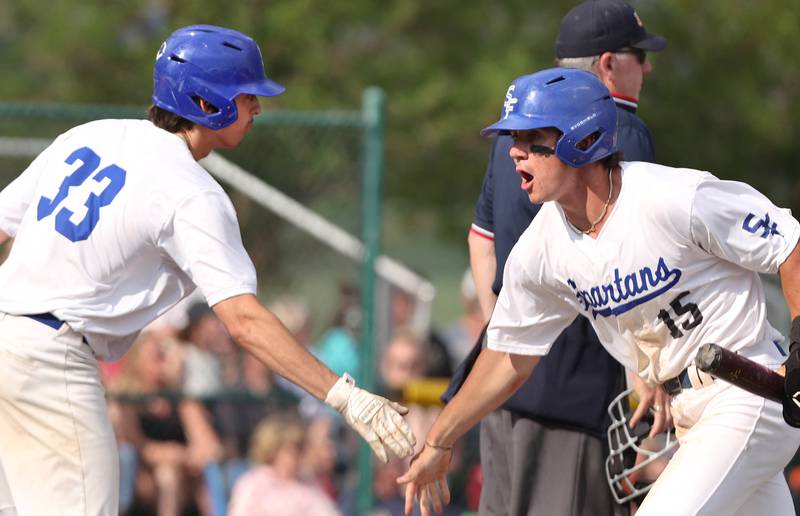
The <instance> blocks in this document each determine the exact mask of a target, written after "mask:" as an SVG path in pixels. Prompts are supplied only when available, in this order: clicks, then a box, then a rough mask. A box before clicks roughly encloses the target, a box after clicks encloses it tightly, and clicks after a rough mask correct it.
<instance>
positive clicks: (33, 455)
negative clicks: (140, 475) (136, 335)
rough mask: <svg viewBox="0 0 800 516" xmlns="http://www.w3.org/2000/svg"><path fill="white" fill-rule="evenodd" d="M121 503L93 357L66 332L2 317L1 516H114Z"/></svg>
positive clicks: (109, 430) (111, 435)
mask: <svg viewBox="0 0 800 516" xmlns="http://www.w3.org/2000/svg"><path fill="white" fill-rule="evenodd" d="M118 497H119V459H118V454H117V443H116V440H115V438H114V432H113V429H112V427H111V422H110V420H109V417H108V413H107V409H106V400H105V390H104V388H103V386H102V385H101V383H100V377H99V372H98V369H97V362H96V361H95V358H94V356H93V354H92V351H91V349H90V348H89V346H88V345H87V344H86V343H85V342H83V339H82V337H81V336H80V335H79V334H77V333H75V332H73V331H72V330H71V329H70V328H69V327H68V326H67V325H66V324H63V325H62V326H61V328H60V329H59V330H54V329H52V328H50V327H48V326H46V325H44V324H42V323H40V322H37V321H35V320H33V319H30V318H28V317H18V316H12V315H8V314H4V313H0V516H7V515H14V514H16V515H19V516H28V515H35V516H38V515H44V514H59V515H80V516H95V515H103V516H106V515H108V516H112V515H115V514H117V511H118V501H117V500H118Z"/></svg>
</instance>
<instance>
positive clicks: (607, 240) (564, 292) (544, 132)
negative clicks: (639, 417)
mask: <svg viewBox="0 0 800 516" xmlns="http://www.w3.org/2000/svg"><path fill="white" fill-rule="evenodd" d="M615 128H616V113H615V107H614V101H613V100H612V98H611V96H610V94H609V91H608V90H607V89H606V88H605V87H604V86H603V85H602V83H601V82H600V81H599V80H598V79H597V78H596V77H595V76H594V75H592V74H590V73H587V72H584V71H580V70H570V69H564V68H559V69H550V70H544V71H541V72H538V73H535V74H533V75H527V76H523V77H520V78H518V79H517V80H515V81H514V82H513V83H512V85H511V86H510V87H509V89H508V91H507V93H506V96H505V99H504V102H503V107H502V110H501V118H500V120H499V121H498V122H497V123H495V124H494V125H492V126H490V127H488V128H486V129H485V130H484V131H483V133H482V134H484V135H489V136H491V135H496V134H498V133H501V134H502V133H510V135H511V137H512V138H513V140H514V144H513V146H512V148H511V151H510V155H511V157H512V159H513V160H514V162H515V164H516V170H517V173H518V174H519V176H520V186H521V188H523V189H524V190H525V191H526V192H527V193H528V196H529V198H530V199H531V201H532V202H539V203H544V206H543V207H542V209H541V211H540V212H539V215H538V216H537V217H536V218H535V219H534V221H533V223H532V224H531V225H530V227H529V228H528V229H527V230H526V231H525V233H524V234H523V235H522V237H521V238H520V240H519V241H518V243H517V244H516V246H515V247H514V249H513V250H512V252H511V255H510V257H509V259H508V262H507V265H506V268H505V272H504V281H503V289H502V290H501V292H500V295H499V299H498V301H497V305H496V307H495V310H494V313H493V315H492V319H491V322H490V324H489V330H488V337H487V339H488V349H486V350H484V352H482V353H481V355H480V357H479V358H478V360H477V362H476V364H475V367H474V369H473V371H472V373H471V374H470V376H469V377H468V378H467V380H466V382H465V384H464V386H463V387H462V389H461V391H459V393H458V394H457V395H456V396H455V398H453V400H452V401H451V402H450V403H449V404H448V405H447V406H446V407H445V409H444V410H443V412H442V413H441V415H440V416H439V418H438V419H437V421H436V422H435V423H434V424H433V426H432V427H431V429H430V431H429V432H428V435H427V437H426V440H425V446H424V447H423V449H422V451H421V452H420V454H419V455H418V456H417V457H416V458H415V459H414V460H413V462H412V463H411V466H410V469H409V471H408V472H407V473H406V475H404V476H403V477H401V478H400V479H399V481H400V482H401V483H407V484H408V485H407V488H406V509H407V511H410V509H411V504H412V503H413V499H414V496H415V495H416V496H418V497H419V498H420V503H421V505H423V506H426V507H423V514H427V513H428V508H427V505H429V504H431V505H433V507H434V509H438V508H440V507H441V504H442V502H443V501H444V502H446V501H447V499H448V498H449V495H448V491H447V487H446V480H445V474H446V469H447V465H448V462H449V460H450V449H451V447H452V445H453V442H454V441H455V440H456V439H457V438H458V437H459V436H460V435H462V434H463V433H464V432H465V431H466V430H467V429H468V428H469V427H471V426H472V425H473V424H475V423H476V422H477V421H478V420H479V419H480V418H481V417H483V416H484V415H485V414H487V413H488V412H489V411H491V410H492V409H493V408H495V407H496V406H497V405H499V404H500V403H501V402H502V401H503V400H504V399H505V398H506V397H507V396H508V395H509V393H510V392H513V390H514V388H515V387H516V386H518V385H519V383H520V382H522V381H524V379H525V378H526V377H527V376H528V375H529V374H531V372H532V371H534V368H535V366H536V364H537V363H538V361H539V357H540V356H542V355H545V354H546V353H547V352H548V350H549V347H550V345H551V344H552V342H553V340H554V339H555V338H556V337H557V336H558V334H559V333H560V332H561V331H563V329H564V328H565V327H566V326H567V325H568V324H569V323H570V322H571V321H572V319H573V318H574V317H575V316H576V315H578V314H582V315H584V316H586V317H587V318H588V319H589V320H590V321H591V322H592V325H593V327H594V328H595V330H596V331H597V334H598V336H599V337H600V340H601V341H602V343H603V345H604V346H605V347H606V348H607V349H608V351H609V352H610V353H611V355H613V356H614V357H615V358H616V359H617V360H619V361H620V362H621V363H623V364H624V365H625V366H626V367H627V368H628V369H630V370H633V371H636V372H638V374H639V376H640V377H641V378H642V379H643V380H645V381H647V382H649V383H651V384H660V385H661V387H662V389H660V390H664V391H666V392H667V393H668V394H670V395H671V400H670V402H669V404H668V405H667V406H666V407H664V408H662V409H661V412H662V413H663V412H664V411H665V409H666V410H670V411H671V413H672V416H673V418H674V421H675V425H676V428H677V434H678V437H679V440H680V444H681V445H680V448H679V449H678V451H677V453H676V454H675V456H674V457H673V459H672V461H671V462H670V463H669V465H668V466H667V467H666V469H665V470H664V472H663V473H662V474H661V476H660V477H659V479H658V480H657V481H656V483H655V484H654V486H653V488H652V490H651V491H650V493H649V494H648V495H647V497H646V498H645V500H644V503H643V505H642V506H641V508H640V512H639V514H640V515H647V516H652V515H654V514H665V515H666V514H669V515H674V514H682V515H683V514H713V515H718V514H726V515H734V514H735V515H745V514H770V515H788V514H794V508H793V505H792V500H791V497H790V494H789V490H788V488H787V485H786V482H785V480H784V478H783V473H782V469H783V467H784V466H785V465H786V463H787V462H788V461H789V460H790V459H791V457H792V456H793V455H794V453H795V451H796V450H797V448H798V444H800V432H799V431H798V430H796V429H795V428H792V427H790V426H789V425H787V424H786V423H785V422H784V420H783V417H782V414H781V405H780V404H777V403H774V402H772V401H766V400H765V399H764V398H760V397H758V396H755V395H753V394H750V393H749V392H746V391H744V390H742V389H739V388H737V387H734V386H732V385H730V384H728V383H726V382H723V381H720V380H716V381H715V380H713V379H712V378H711V377H708V376H703V375H700V374H698V370H697V369H696V368H695V367H693V365H692V361H693V358H694V355H695V352H696V350H697V349H698V347H699V346H701V345H702V344H704V343H707V342H713V343H717V344H719V345H721V346H723V347H725V348H728V349H731V350H733V351H736V352H738V353H740V354H742V355H743V356H746V357H748V358H751V359H753V360H755V361H757V362H759V363H762V364H765V365H767V366H768V367H771V368H773V369H777V368H778V367H779V366H780V364H781V362H782V361H783V360H784V359H785V351H784V349H783V347H782V346H781V345H780V342H781V341H782V337H781V335H780V334H778V332H777V331H775V330H774V329H773V328H772V327H771V326H770V325H769V323H768V322H767V320H766V316H765V315H766V314H765V301H764V290H763V288H762V286H761V283H760V280H759V277H758V273H759V272H772V273H775V272H779V273H780V276H781V279H782V281H783V288H784V292H785V297H786V301H787V303H788V305H789V309H790V312H791V314H792V316H793V317H796V316H798V315H800V277H799V276H798V273H799V272H800V251H798V250H797V242H798V237H800V223H798V221H797V220H795V219H794V218H793V217H792V216H791V214H790V213H789V211H788V210H783V209H780V208H778V207H776V206H775V205H774V204H772V203H771V202H770V201H769V199H767V198H766V197H764V196H763V195H761V194H760V193H758V192H757V191H756V190H754V189H753V188H751V187H750V186H748V185H746V184H743V183H738V182H733V181H722V180H719V179H717V178H716V177H714V176H712V175H711V174H709V173H706V172H700V171H697V170H690V169H680V170H678V169H673V168H669V167H664V166H660V165H655V164H649V163H644V162H619V157H618V154H616V143H615ZM534 374H535V373H534ZM656 406H657V407H659V408H661V407H662V405H661V404H660V402H658V401H657V405H656ZM657 415H658V414H657ZM662 420H663V419H662Z"/></svg>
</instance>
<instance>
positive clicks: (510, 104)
mask: <svg viewBox="0 0 800 516" xmlns="http://www.w3.org/2000/svg"><path fill="white" fill-rule="evenodd" d="M514 88H516V85H515V84H512V85H511V86H509V87H508V91H507V92H506V101H505V102H503V109H504V110H505V115H503V120H505V119H506V118H508V115H510V114H511V113H512V112H513V111H514V105H515V104H516V103H517V102H518V101H519V99H518V98H516V97H515V96H514V95H513V92H514Z"/></svg>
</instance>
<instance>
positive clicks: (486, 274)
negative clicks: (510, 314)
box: [467, 231, 497, 321]
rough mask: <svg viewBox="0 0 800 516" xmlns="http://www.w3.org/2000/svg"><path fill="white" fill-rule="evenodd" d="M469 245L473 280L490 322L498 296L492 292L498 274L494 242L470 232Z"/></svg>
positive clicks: (479, 300) (482, 309)
mask: <svg viewBox="0 0 800 516" xmlns="http://www.w3.org/2000/svg"><path fill="white" fill-rule="evenodd" d="M467 244H468V245H469V264H470V268H471V269H472V279H473V280H474V281H475V291H476V293H477V295H478V302H479V303H480V305H481V312H482V313H483V318H484V319H485V320H486V321H488V320H489V319H490V318H491V317H492V311H493V310H494V305H495V303H497V296H496V295H495V293H494V291H493V290H492V283H494V276H495V274H496V273H497V257H496V255H495V249H494V240H490V239H488V238H486V237H484V236H481V235H479V234H477V233H475V232H474V231H470V232H469V235H468V236H467Z"/></svg>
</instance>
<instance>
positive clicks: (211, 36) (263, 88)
mask: <svg viewBox="0 0 800 516" xmlns="http://www.w3.org/2000/svg"><path fill="white" fill-rule="evenodd" d="M285 90H286V88H284V87H283V86H281V85H280V84H278V83H276V82H273V81H271V80H270V79H268V78H267V75H266V73H265V72H264V61H263V59H262V58H261V51H260V50H259V48H258V45H257V44H256V42H255V41H253V39H252V38H251V37H249V36H247V35H245V34H242V33H241V32H239V31H236V30H232V29H226V28H223V27H216V26H214V25H190V26H188V27H183V28H182V29H178V30H176V31H175V32H173V33H172V34H171V35H170V36H169V38H167V40H166V41H165V42H164V43H162V44H161V48H159V49H158V54H156V63H155V67H154V70H153V103H154V104H155V105H156V106H158V107H160V108H162V109H166V110H167V111H170V112H172V113H175V114H176V115H179V116H181V117H183V118H185V119H187V120H191V121H192V122H195V123H198V124H200V125H202V126H205V127H208V128H211V129H222V128H223V127H226V126H228V125H230V124H232V123H233V122H235V121H236V118H237V117H238V113H237V111H236V103H235V101H234V99H235V98H236V96H237V95H241V94H243V93H245V94H251V95H259V96H262V97H273V96H275V95H280V94H281V93H283V92H284V91H285ZM198 97H199V98H202V99H205V100H206V101H208V102H210V103H211V104H213V105H214V106H215V107H216V108H217V109H218V110H219V111H217V112H216V113H206V112H204V111H203V110H202V109H201V108H200V106H199V105H198V103H197V98H198Z"/></svg>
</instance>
